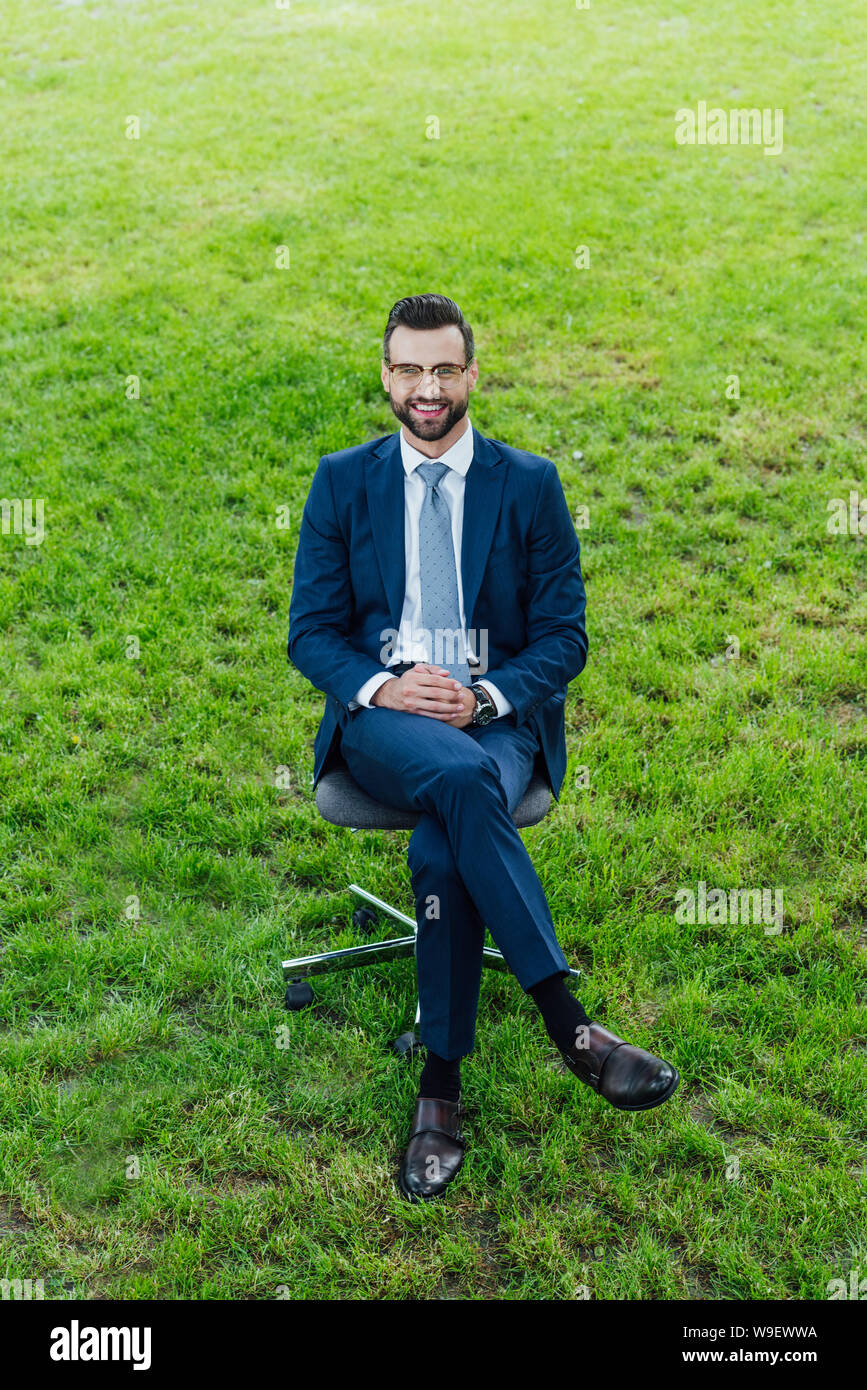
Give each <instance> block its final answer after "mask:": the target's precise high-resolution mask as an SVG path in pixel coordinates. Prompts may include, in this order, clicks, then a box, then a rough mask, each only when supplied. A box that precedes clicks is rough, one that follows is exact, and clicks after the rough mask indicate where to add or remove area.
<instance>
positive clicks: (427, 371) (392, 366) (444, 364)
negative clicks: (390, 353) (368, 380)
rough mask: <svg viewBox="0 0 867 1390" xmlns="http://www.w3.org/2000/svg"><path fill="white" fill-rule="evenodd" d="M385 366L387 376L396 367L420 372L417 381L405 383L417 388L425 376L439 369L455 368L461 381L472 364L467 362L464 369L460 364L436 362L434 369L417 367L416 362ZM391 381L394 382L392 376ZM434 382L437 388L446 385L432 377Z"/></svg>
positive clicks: (393, 363)
mask: <svg viewBox="0 0 867 1390" xmlns="http://www.w3.org/2000/svg"><path fill="white" fill-rule="evenodd" d="M385 365H386V367H387V368H388V371H389V374H391V373H392V372H395V371H396V370H397V368H398V367H415V368H416V369H417V370H418V371H420V372H421V376H420V377H419V379H418V381H416V382H412V383H409V382H407V385H412V386H419V385H420V384H421V382H423V381H424V379H425V377H426V376H433V374H434V372H437V371H439V369H440V367H457V368H458V370H459V371H460V374H461V379H463V375H464V372H468V371H469V370H470V367H471V366H472V365H473V364H472V362H468V363H467V364H466V366H465V367H462V366H461V364H460V362H437V364H436V366H435V367H419V365H418V363H417V362H386V364H385ZM391 379H392V381H394V377H393V376H392V378H391ZM434 380H435V381H436V383H437V385H438V386H444V385H446V383H445V382H442V381H440V379H439V377H434ZM454 384H455V386H457V384H458V383H457V382H455V383H454Z"/></svg>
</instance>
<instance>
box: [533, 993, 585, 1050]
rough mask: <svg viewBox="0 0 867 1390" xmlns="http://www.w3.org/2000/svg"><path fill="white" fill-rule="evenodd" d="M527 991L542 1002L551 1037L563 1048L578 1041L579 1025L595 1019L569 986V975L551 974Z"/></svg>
mask: <svg viewBox="0 0 867 1390" xmlns="http://www.w3.org/2000/svg"><path fill="white" fill-rule="evenodd" d="M526 993H527V994H529V995H530V997H531V999H532V1000H533V1002H534V1003H535V1004H537V1005H538V1007H539V1010H540V1012H541V1014H542V1021H543V1023H544V1024H545V1028H546V1029H547V1032H548V1037H549V1038H550V1039H551V1041H552V1042H553V1043H556V1045H557V1047H559V1049H560V1051H561V1052H566V1051H568V1049H569V1048H570V1047H571V1046H572V1044H573V1042H574V1041H575V1030H576V1028H579V1027H580V1025H581V1024H582V1023H589V1022H590V1021H591V1020H590V1019H589V1018H588V1017H587V1015H586V1013H585V1012H584V1006H583V1004H582V1003H581V1001H580V1000H579V999H576V998H575V995H574V994H572V993H571V992H570V990H568V989H567V988H566V980H565V977H564V976H563V975H560V974H557V975H549V976H548V978H547V979H546V980H540V981H539V983H538V984H537V985H531V986H530V988H529V989H528V990H527V991H526Z"/></svg>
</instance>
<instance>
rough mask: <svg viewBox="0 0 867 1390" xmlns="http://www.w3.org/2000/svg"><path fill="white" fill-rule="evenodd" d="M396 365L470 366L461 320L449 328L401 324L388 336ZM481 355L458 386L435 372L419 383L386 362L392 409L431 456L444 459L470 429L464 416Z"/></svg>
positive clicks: (416, 444) (383, 372)
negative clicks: (403, 376) (401, 377)
mask: <svg viewBox="0 0 867 1390" xmlns="http://www.w3.org/2000/svg"><path fill="white" fill-rule="evenodd" d="M388 352H389V357H390V359H391V362H392V364H393V365H397V364H398V363H404V364H406V363H412V364H414V365H415V366H416V367H427V368H430V367H441V366H444V365H445V364H446V363H452V364H455V365H457V366H461V367H462V366H464V363H465V359H466V350H465V348H464V339H463V334H462V333H461V330H460V329H459V328H458V327H457V325H456V324H448V325H446V326H445V327H443V328H429V329H421V328H406V327H404V325H403V324H399V325H398V327H397V328H396V329H395V330H394V332H393V333H392V335H391V337H390V338H389V341H388ZM478 375H479V367H478V363H477V362H476V360H475V358H473V361H472V363H471V364H470V366H469V367H468V368H467V370H466V371H465V372H462V373H461V376H460V379H459V380H458V381H456V382H455V383H454V385H446V384H445V383H443V382H442V381H439V380H437V379H436V378H435V377H432V376H431V375H430V373H428V375H426V376H423V377H422V378H421V380H420V381H418V382H416V383H414V384H409V385H408V384H407V383H406V382H402V381H400V380H399V376H398V374H397V373H395V372H390V371H389V370H388V367H387V365H386V363H385V362H384V361H383V363H382V369H381V378H382V384H383V386H384V387H385V390H386V391H387V392H388V397H389V400H390V401H391V408H392V410H393V411H394V413H395V415H396V416H397V418H398V420H399V421H400V423H401V424H402V425H403V427H404V429H405V431H406V434H407V437H408V439H409V442H410V444H412V445H413V446H414V447H415V448H416V449H418V450H420V452H421V453H423V454H426V455H427V456H428V458H438V457H439V456H440V454H444V453H445V451H446V449H450V448H451V446H452V445H453V444H454V443H456V442H457V440H458V439H460V437H461V435H462V434H463V433H464V430H465V429H466V425H461V421H462V420H463V418H464V416H465V415H466V413H467V407H468V405H469V399H470V392H471V391H472V390H473V389H474V388H475V384H476V381H477V380H478Z"/></svg>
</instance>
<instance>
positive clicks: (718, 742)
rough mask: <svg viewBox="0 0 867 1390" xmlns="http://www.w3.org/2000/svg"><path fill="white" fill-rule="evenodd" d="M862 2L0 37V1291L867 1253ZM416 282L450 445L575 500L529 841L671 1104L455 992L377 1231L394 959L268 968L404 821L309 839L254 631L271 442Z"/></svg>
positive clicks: (713, 1273)
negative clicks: (667, 1061) (452, 1131)
mask: <svg viewBox="0 0 867 1390" xmlns="http://www.w3.org/2000/svg"><path fill="white" fill-rule="evenodd" d="M859 11H860V6H859V5H858V4H857V3H856V0H835V3H832V4H830V5H828V6H821V7H813V9H812V10H807V8H806V7H804V6H801V7H799V8H798V9H797V10H796V11H793V10H792V7H791V5H788V4H783V3H781V0H773V2H772V3H769V4H766V5H763V6H761V7H760V8H759V9H757V8H756V7H755V6H752V5H748V4H746V3H744V0H721V3H720V4H718V5H716V6H714V7H713V8H712V9H711V10H708V8H707V6H702V5H699V4H697V3H695V0H687V3H685V4H682V5H680V6H677V7H674V8H672V7H671V6H665V5H662V4H660V3H659V0H648V2H647V3H644V4H641V5H637V4H630V5H627V6H626V7H617V8H613V9H612V8H611V7H610V6H606V5H603V4H601V3H598V4H597V2H596V0H593V3H592V5H591V7H590V8H589V9H588V10H586V11H576V10H574V9H570V8H569V6H568V5H565V4H564V5H563V6H558V7H554V8H553V9H551V7H548V8H547V9H544V8H543V9H539V8H536V9H534V10H532V12H530V11H528V9H527V7H526V6H523V5H517V4H514V3H512V0H506V3H504V4H498V5H493V4H491V3H490V0H479V3H477V4H476V5H474V6H472V7H471V8H469V9H467V8H466V7H459V6H455V7H447V8H446V9H442V8H439V9H437V8H436V7H434V8H433V9H431V10H424V11H421V10H419V8H418V7H417V6H408V5H401V4H395V3H385V4H381V5H373V4H367V5H362V4H345V5H335V4H312V3H307V0H294V3H293V4H292V7H291V9H290V10H288V11H280V10H277V9H276V8H275V7H274V6H273V5H270V6H269V5H268V4H266V3H262V4H254V5H251V4H242V3H240V0H223V3H221V4H220V5H219V6H213V5H204V4H198V5H194V4H180V3H175V4H169V3H166V4H157V3H154V0H142V3H140V4H136V5H131V4H121V3H111V0H100V3H99V4H95V3H91V2H90V0H87V3H84V4H82V5H79V6H72V5H67V6H62V5H56V6H52V7H35V6H32V5H29V4H25V3H24V0H9V2H8V3H6V4H5V5H4V7H3V21H4V31H3V35H2V40H0V51H2V57H3V81H2V84H0V142H2V155H3V169H4V187H3V198H2V201H0V231H2V246H3V279H4V290H5V296H4V297H5V300H6V304H5V309H4V315H3V322H2V349H3V351H2V359H0V367H2V392H0V432H2V436H0V445H2V453H0V458H2V464H0V468H2V485H0V495H2V496H4V497H10V498H12V497H21V498H43V499H44V500H45V518H46V535H45V539H44V542H43V544H42V545H38V546H37V545H33V546H31V545H27V544H26V543H25V542H24V540H23V538H22V537H21V536H16V535H4V536H0V630H2V633H3V648H2V656H3V663H4V673H5V677H6V679H5V680H4V690H3V697H2V703H0V768H2V779H3V792H2V796H3V812H4V814H3V824H2V841H0V864H2V887H3V892H2V904H0V955H2V979H0V1017H2V1024H0V1129H2V1136H3V1138H2V1145H0V1194H2V1195H0V1253H2V1259H0V1267H3V1268H4V1269H5V1273H6V1277H10V1278H12V1277H18V1278H32V1279H38V1278H42V1279H43V1280H44V1283H45V1292H46V1297H50V1298H60V1297H64V1296H66V1295H68V1294H69V1293H70V1292H72V1291H73V1290H74V1291H75V1292H76V1293H77V1294H78V1295H79V1296H83V1297H89V1298H112V1297H121V1298H141V1299H151V1298H174V1299H178V1298H186V1299H262V1298H273V1297H275V1296H276V1291H277V1290H278V1288H279V1287H280V1286H285V1288H286V1289H287V1290H288V1293H289V1296H291V1297H293V1298H304V1297H328V1296H334V1297H342V1298H390V1297H391V1298H492V1297H499V1298H508V1299H529V1298H558V1299H559V1298H563V1299H572V1298H575V1297H576V1296H578V1295H580V1293H581V1292H582V1289H586V1290H587V1291H588V1293H589V1296H590V1297H592V1298H595V1299H601V1298H606V1299H616V1298H621V1299H622V1298H642V1299H674V1298H691V1299H699V1298H708V1299H754V1298H760V1297H765V1296H769V1297H772V1298H789V1299H805V1298H824V1297H826V1287H827V1281H828V1280H829V1279H831V1278H841V1277H842V1278H845V1277H847V1276H848V1271H849V1270H850V1269H851V1268H860V1270H861V1276H862V1277H863V1276H864V1274H865V1273H867V1244H865V1239H864V1222H863V1213H864V1198H865V1184H867V1178H865V1164H867V1135H865V1124H864V1118H865V1117H864V1092H865V1080H867V1068H865V1041H867V1025H865V956H864V949H865V925H867V867H865V863H867V855H865V850H867V818H865V799H867V795H865V787H867V778H865V761H867V695H865V691H867V659H865V651H867V644H865V630H867V578H865V540H864V538H863V537H858V536H851V535H829V534H828V532H827V529H826V521H827V510H826V508H827V503H828V500H829V499H830V498H832V497H847V496H848V493H849V491H850V490H852V489H860V490H861V492H862V493H863V492H864V491H865V489H867V481H865V464H864V443H865V406H864V398H863V395H862V394H861V393H860V386H859V381H860V379H861V378H862V377H863V368H864V354H863V302H864V269H863V267H864V243H863V227H864V214H865V195H864V181H863V177H862V175H863V134H864V117H863V111H862V102H861V92H862V91H863V87H864V81H863V79H864V60H863V48H862V49H861V51H859V49H858V47H857V40H858V38H859V31H858V28H857V24H856V20H857V18H858V17H859ZM699 100H706V101H707V102H708V104H709V105H713V104H717V105H720V106H722V107H724V108H729V107H732V106H758V107H770V108H777V107H779V108H782V109H783V110H784V112H785V122H786V124H785V146H784V151H783V153H782V155H780V156H779V157H778V158H773V157H766V156H765V155H764V154H763V153H762V151H761V149H757V148H747V147H725V148H709V147H684V148H681V147H678V146H676V145H675V143H674V112H675V111H676V110H677V109H678V108H679V107H682V106H692V107H695V105H696V103H697V102H698V101H699ZM129 115H138V117H139V118H140V123H141V136H140V139H138V140H127V139H126V138H125V136H124V123H125V121H126V118H127V117H128V116H129ZM431 115H437V116H438V118H439V120H440V139H439V140H438V141H437V140H428V139H426V138H425V123H426V121H427V119H428V117H429V116H431ZM581 244H586V245H588V246H589V247H590V252H591V260H590V267H589V269H587V270H583V271H582V270H577V269H576V268H575V267H574V264H573V262H574V256H575V248H576V247H577V246H578V245H581ZM280 245H285V246H288V247H289V249H290V266H289V268H288V269H285V270H278V269H277V268H276V266H275V253H276V248H277V247H278V246H280ZM432 289H433V290H440V291H443V292H445V293H448V294H451V295H452V296H453V297H454V298H456V299H457V300H458V302H459V303H460V304H461V305H462V307H463V308H464V309H465V312H466V313H467V314H468V316H469V318H470V321H471V322H472V323H473V325H474V328H475V330H476V336H477V352H478V358H479V362H480V368H481V377H480V383H479V389H478V391H477V393H476V395H475V396H474V397H473V400H472V410H471V414H472V419H473V422H474V423H475V425H476V426H477V427H478V428H479V429H480V430H481V431H482V432H483V433H485V434H488V435H493V436H494V437H495V438H499V439H504V440H506V441H508V442H509V443H511V444H514V445H517V446H519V447H523V448H527V449H530V450H532V451H534V452H536V453H540V454H543V455H545V456H547V457H550V458H552V459H554V460H555V461H556V463H557V466H558V469H559V471H560V476H561V478H562V480H563V485H564V488H565V490H566V495H567V498H568V499H569V502H570V505H571V506H572V507H573V508H574V509H575V511H576V514H577V510H578V508H579V507H582V506H587V507H589V509H590V525H589V527H588V528H587V529H583V530H582V531H581V532H580V536H581V540H582V553H583V563H584V569H585V577H586V583H587V592H588V632H589V640H590V653H589V660H588V664H587V667H586V670H585V672H584V673H583V674H582V676H581V677H580V678H579V680H577V681H576V682H575V683H574V684H573V686H572V688H571V690H570V694H569V699H568V704H567V737H568V743H569V754H570V770H569V773H568V775H567V781H566V784H565V786H564V790H563V796H562V801H561V803H560V805H559V806H557V807H556V808H555V810H554V811H553V812H552V814H551V815H550V816H549V817H548V819H547V820H546V821H544V822H543V823H542V824H541V825H539V826H538V827H535V828H534V829H532V830H530V831H528V832H526V842H527V844H528V847H529V848H530V851H531V853H532V855H533V859H534V862H535V864H536V865H537V868H538V870H539V873H540V875H541V877H542V880H543V882H544V884H545V887H546V889H547V891H548V894H549V900H550V903H551V907H552V911H553V913H554V918H555V921H556V923H557V925H558V931H559V934H560V938H561V941H562V943H563V946H564V949H565V950H566V952H567V954H568V956H569V959H570V961H572V962H573V963H574V964H576V965H579V966H580V967H581V969H582V970H583V971H584V972H585V973H584V978H583V980H582V982H581V988H580V994H581V997H582V999H583V1000H584V1002H585V1003H586V1005H587V1007H588V1009H589V1010H590V1011H591V1014H593V1015H594V1016H598V1017H600V1018H602V1019H604V1021H605V1022H606V1023H608V1024H609V1026H611V1027H612V1028H614V1029H615V1030H616V1031H618V1032H619V1033H621V1035H622V1036H626V1037H628V1038H629V1039H630V1040H632V1041H635V1042H638V1043H640V1044H643V1045H645V1046H648V1047H650V1048H651V1049H652V1050H653V1051H655V1052H657V1053H659V1054H661V1055H663V1056H665V1057H669V1058H671V1060H673V1061H674V1062H675V1063H676V1065H677V1066H678V1068H679V1069H680V1071H681V1073H682V1077H683V1080H682V1084H681V1087H680V1090H679V1091H678V1093H677V1095H676V1097H675V1099H674V1100H673V1101H672V1102H671V1103H670V1104H668V1105H666V1106H664V1107H662V1108H661V1109H660V1110H658V1111H652V1112H649V1113H647V1114H645V1115H634V1116H630V1115H624V1114H622V1113H619V1112H616V1111H614V1110H613V1109H612V1108H611V1107H609V1106H607V1105H605V1104H604V1103H603V1102H601V1101H599V1100H598V1099H597V1098H595V1097H594V1096H593V1095H592V1094H591V1093H590V1092H588V1091H587V1090H586V1089H584V1088H582V1087H580V1086H579V1085H578V1083H577V1082H576V1081H575V1080H574V1078H573V1077H571V1076H570V1075H569V1074H568V1073H567V1072H565V1070H564V1069H563V1067H562V1065H561V1063H560V1061H559V1058H558V1056H557V1053H556V1050H555V1049H554V1048H553V1046H552V1045H551V1044H550V1043H549V1042H548V1040H547V1037H546V1035H545V1033H544V1031H543V1029H542V1027H541V1023H540V1021H539V1019H538V1017H537V1015H536V1013H535V1010H534V1008H533V1006H532V1004H531V1001H529V999H527V998H526V996H524V995H523V994H522V992H521V991H520V989H519V987H518V985H517V983H516V982H515V981H514V980H513V979H511V978H510V977H508V976H495V975H488V976H486V978H485V980H484V982H483V988H482V999H481V1006H480V1017H479V1029H478V1041H477V1048H476V1052H475V1054H474V1055H473V1057H472V1058H470V1059H469V1061H468V1062H467V1063H465V1066H464V1087H465V1100H466V1102H467V1105H468V1108H469V1121H468V1129H469V1133H470V1141H471V1142H470V1148H469V1154H468V1160H467V1163H466V1165H465V1168H464V1171H463V1172H462V1174H461V1176H460V1178H459V1179H458V1181H457V1182H456V1183H455V1184H454V1185H453V1186H452V1187H451V1188H450V1189H449V1191H448V1194H447V1197H446V1199H445V1201H444V1202H442V1203H441V1204H439V1205H433V1206H431V1207H422V1208H415V1207H411V1206H410V1205H409V1204H408V1203H406V1202H405V1201H404V1199H403V1198H402V1197H401V1196H400V1194H399V1192H398V1190H397V1188H396V1183H395V1175H396V1168H397V1163H398V1159H399V1156H400V1153H401V1151H402V1148H403V1146H404V1142H405V1138H406V1133H407V1127H408V1123H409V1119H410V1115H411V1109H412V1100H413V1096H414V1094H415V1087H416V1082H417V1076H418V1070H419V1066H420V1063H419V1061H418V1060H416V1061H415V1062H414V1063H412V1064H411V1065H410V1066H409V1067H403V1066H402V1065H400V1064H399V1063H398V1062H397V1061H396V1059H394V1058H393V1057H392V1056H391V1055H390V1053H389V1043H390V1041H391V1039H392V1038H393V1036H394V1035H395V1034H396V1033H397V1032H399V1031H401V1029H402V1028H404V1027H407V1026H409V1024H410V1023H411V1020H412V1016H413V1010H414V1007H415V988H414V976H413V969H412V963H411V962H403V963H400V964H398V965H396V966H393V967H390V968H387V969H385V968H383V969H378V968H374V969H370V970H367V971H364V972H356V973H347V974H343V975H334V976H331V977H327V978H324V979H322V980H321V981H318V982H317V1003H316V1005H315V1007H314V1008H313V1010H312V1011H310V1012H308V1013H306V1014H297V1015H291V1016H290V1015H286V1014H285V1013H284V1012H283V1010H282V1006H281V1004H282V989H281V985H282V981H281V977H280V970H279V963H280V960H281V959H282V958H283V957H284V956H286V955H289V954H295V953H298V952H300V951H302V950H304V949H307V948H309V949H311V950H313V949H317V948H322V947H327V946H328V945H329V944H335V945H337V944H348V943H350V942H351V941H352V940H353V936H352V930H351V927H349V925H348V923H349V913H350V909H351V902H350V897H349V895H348V893H347V891H346V885H347V884H348V883H349V882H350V881H353V880H354V881H360V882H362V883H368V884H370V885H371V886H374V888H375V889H376V891H383V892H384V893H385V896H387V897H390V898H391V899H392V900H394V901H395V902H397V903H399V904H400V905H401V906H402V907H403V909H404V910H411V907H412V895H411V891H410V885H409V876H408V870H407V867H406V862H405V855H406V842H407V836H406V835H405V834H402V835H395V836H387V835H385V834H368V835H363V836H353V835H352V834H351V833H350V832H349V831H341V830H336V829H334V828H332V827H328V826H327V825H326V824H325V823H324V822H322V821H321V820H320V819H319V817H318V816H317V814H316V811H315V807H314V805H313V803H312V799H311V792H310V773H311V767H312V741H313V736H314V733H315V730H316V727H317V723H318V719H319V715H320V712H321V708H322V697H321V695H320V694H319V693H318V692H316V691H315V690H313V689H311V688H310V687H309V686H308V684H307V682H306V681H305V680H304V679H303V677H302V676H301V675H300V673H298V672H297V671H295V670H294V669H292V668H290V667H288V666H287V663H286V660H285V641H286V630H287V625H288V607H289V596H290V588H291V577H292V564H293V559H294V551H295V545H296V541H297V534H298V523H299V520H300V515H301V509H302V506H303V503H304V499H305V497H306V494H307V490H308V487H309V484H310V480H311V477H312V474H313V471H314V469H315V466H316V463H317V460H318V458H319V456H320V455H321V454H322V453H324V452H327V451H329V450H333V449H337V448H341V447H344V446H346V445H349V444H354V443H357V442H359V441H361V440H363V439H365V438H368V437H374V436H376V435H381V434H383V433H386V432H389V431H391V430H392V429H393V428H395V427H396V422H395V421H394V418H393V416H392V415H391V413H390V411H389V410H388V408H387V405H386V404H385V403H384V397H383V395H382V390H381V387H380V383H379V377H378V344H379V341H380V340H381V334H382V329H383V327H384V321H385V316H386V314H387V311H388V309H389V307H390V305H391V304H392V302H393V301H394V300H395V299H397V298H398V297H400V296H401V295H403V294H408V293H415V292H418V291H422V290H432ZM732 373H736V374H737V375H738V376H739V378H740V398H739V399H736V400H735V399H732V400H729V399H727V398H726V394H725V388H726V378H727V376H729V375H730V374H732ZM130 375H135V376H138V377H139V378H140V384H141V392H140V398H139V399H127V398H126V396H125V382H126V380H127V378H128V377H129V376H130ZM576 454H580V457H576ZM281 507H288V509H289V521H290V524H289V526H288V527H285V528H280V527H278V525H277V517H278V509H279V508H281ZM130 637H135V638H137V639H138V642H139V644H140V645H139V655H138V656H137V657H135V656H128V655H127V651H128V639H129V638H130ZM732 638H737V640H738V642H739V644H740V656H739V658H738V659H737V660H726V659H725V658H724V657H723V653H724V652H725V649H726V646H727V645H728V644H730V642H731V640H732ZM721 657H723V659H722V660H720V658H721ZM279 767H286V768H288V774H287V775H286V776H284V777H281V778H279V779H278V778H277V777H276V770H277V769H278V768H279ZM582 767H586V768H587V770H588V771H587V777H586V778H585V777H582V775H581V774H580V769H581V768H582ZM277 782H288V785H285V786H284V785H276V783H277ZM585 782H586V783H587V785H584V783H585ZM699 879H704V880H705V881H706V882H707V883H708V885H711V886H719V887H724V888H727V889H730V888H738V887H776V888H782V889H783V892H784V904H785V910H784V925H783V930H782V932H781V933H779V934H778V935H766V934H765V933H764V931H763V929H762V926H761V925H701V924H696V925H694V926H690V925H681V924H679V923H678V922H677V921H676V920H675V916H674V909H675V903H676V899H675V894H676V893H677V891H678V889H680V888H684V887H695V885H696V884H697V883H698V881H699ZM132 898H137V899H138V900H139V913H138V916H137V917H136V916H135V904H134V903H131V902H130V900H131V899H132ZM130 913H131V914H132V915H128V914H130ZM281 1029H285V1030H286V1031H285V1032H281V1031H280V1030H281ZM278 1043H282V1044H284V1045H282V1046H278ZM131 1157H134V1158H135V1159H136V1160H137V1161H138V1171H139V1176H138V1177H137V1178H135V1177H129V1176H128V1175H127V1174H128V1169H129V1170H131V1165H130V1163H129V1160H130V1158H131ZM734 1159H737V1160H738V1161H739V1165H740V1177H739V1180H734V1179H732V1178H731V1177H730V1176H727V1173H728V1174H731V1172H732V1167H731V1165H732V1160H734Z"/></svg>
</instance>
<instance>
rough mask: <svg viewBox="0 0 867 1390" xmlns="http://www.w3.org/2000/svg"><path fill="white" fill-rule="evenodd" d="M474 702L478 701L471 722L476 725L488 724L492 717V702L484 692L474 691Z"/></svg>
mask: <svg viewBox="0 0 867 1390" xmlns="http://www.w3.org/2000/svg"><path fill="white" fill-rule="evenodd" d="M474 691H475V695H476V700H477V701H478V703H477V705H476V708H475V710H474V711H473V720H474V722H475V723H476V724H489V723H490V721H491V720H492V719H493V717H494V702H493V700H492V699H491V697H490V696H489V695H488V693H487V691H486V690H481V689H479V690H475V687H474Z"/></svg>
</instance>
